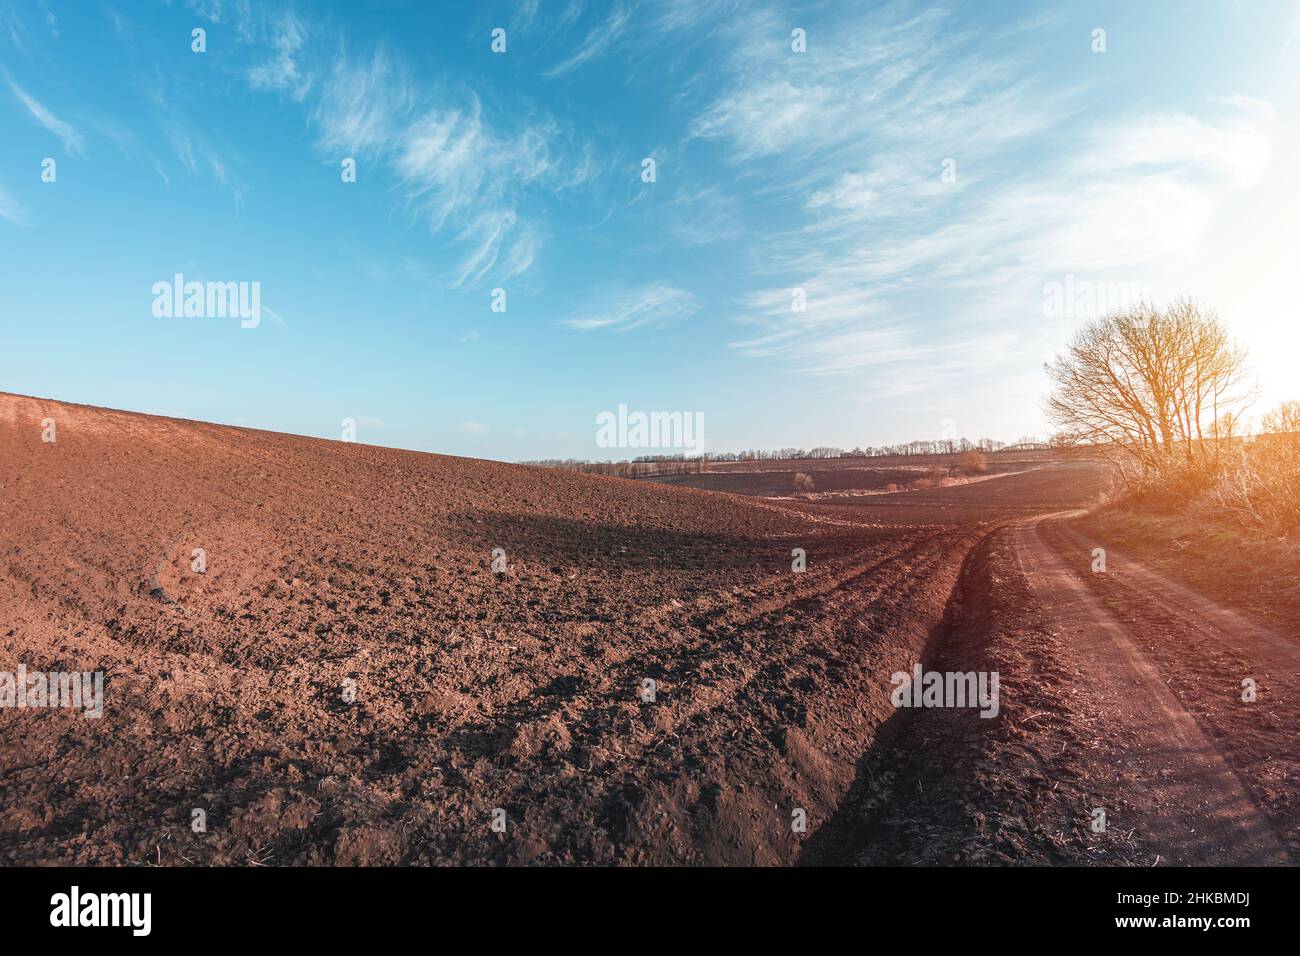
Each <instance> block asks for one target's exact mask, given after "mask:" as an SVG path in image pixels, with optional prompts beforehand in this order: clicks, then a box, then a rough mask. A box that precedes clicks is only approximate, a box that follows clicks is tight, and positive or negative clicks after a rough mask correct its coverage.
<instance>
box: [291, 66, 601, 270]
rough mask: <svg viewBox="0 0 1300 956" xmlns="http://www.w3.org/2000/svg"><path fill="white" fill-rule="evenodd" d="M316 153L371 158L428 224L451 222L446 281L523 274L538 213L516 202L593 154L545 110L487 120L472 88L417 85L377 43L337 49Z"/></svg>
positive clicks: (587, 169) (558, 182)
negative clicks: (361, 50) (357, 53)
mask: <svg viewBox="0 0 1300 956" xmlns="http://www.w3.org/2000/svg"><path fill="white" fill-rule="evenodd" d="M310 113H311V117H312V119H313V121H314V123H315V124H316V126H317V129H318V139H319V143H320V146H321V148H322V150H323V151H325V152H327V153H330V154H331V155H332V156H336V157H337V156H343V155H350V156H354V157H357V158H365V159H368V160H370V161H372V162H373V163H377V164H378V165H379V168H381V169H383V170H384V171H385V172H386V173H387V174H388V175H390V176H392V177H393V178H394V179H395V181H396V185H397V188H398V189H399V191H400V192H401V193H402V195H403V196H404V197H405V199H406V201H407V204H408V206H409V208H411V209H412V210H414V211H415V212H417V213H418V214H420V215H421V216H423V217H424V218H425V220H426V221H427V222H428V224H429V228H430V230H431V231H432V232H434V233H438V232H442V231H443V230H451V231H452V232H453V233H454V235H455V236H456V237H457V239H458V240H459V242H460V243H461V245H462V247H463V249H464V253H463V256H462V258H461V261H460V262H459V264H458V265H457V266H456V267H455V268H454V269H453V271H452V273H451V274H450V276H449V277H448V278H449V282H450V284H451V285H452V286H453V287H462V286H464V287H473V286H476V285H478V284H479V283H481V282H483V281H485V280H486V279H487V278H488V277H489V276H491V277H493V278H494V280H495V281H504V280H506V279H509V278H512V277H514V276H517V275H521V274H523V273H525V272H528V271H529V270H530V269H532V267H533V266H534V264H535V262H536V260H537V257H538V255H539V253H540V251H541V247H542V236H543V232H542V226H541V224H540V221H539V220H537V219H535V218H532V217H529V216H527V215H525V213H524V212H523V210H522V208H521V205H522V203H523V201H524V198H525V197H526V195H528V193H529V192H530V191H532V192H536V193H538V194H547V195H549V194H552V193H554V192H556V191H563V190H566V189H570V188H572V187H574V186H576V185H579V184H580V183H582V182H584V181H585V180H586V179H587V177H589V176H590V174H591V169H592V160H591V155H590V152H589V151H588V150H586V149H575V148H574V147H573V145H572V143H571V137H569V136H566V134H564V133H563V132H562V131H561V130H560V128H559V127H558V126H557V125H556V123H555V122H554V121H552V120H550V119H548V118H544V117H543V118H540V119H531V120H529V119H524V120H522V121H516V123H515V124H514V125H512V126H508V127H507V126H505V125H504V124H501V123H492V122H490V121H489V120H488V119H487V117H486V116H485V115H484V110H483V106H482V103H481V102H480V100H479V98H478V96H477V95H475V94H474V93H473V91H468V92H464V93H461V94H455V93H453V92H452V91H451V90H449V89H447V88H445V87H442V86H439V85H436V84H434V85H430V84H427V83H416V82H415V81H414V80H413V79H412V77H411V75H410V73H409V71H408V69H407V68H406V67H405V66H404V65H403V64H402V63H400V62H397V61H395V60H393V59H392V58H390V56H389V55H388V54H387V53H385V52H384V51H383V50H377V51H376V52H375V53H374V54H373V55H371V56H370V57H369V58H364V59H355V58H352V57H350V56H348V55H347V54H345V53H341V54H340V55H339V56H338V57H337V58H336V59H335V60H334V62H333V63H331V64H330V65H329V67H328V68H327V69H326V70H325V79H324V81H323V84H322V87H321V95H320V96H319V98H318V99H317V100H316V102H314V103H313V104H312V105H311V107H310Z"/></svg>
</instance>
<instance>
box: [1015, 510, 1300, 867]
mask: <svg viewBox="0 0 1300 956" xmlns="http://www.w3.org/2000/svg"><path fill="white" fill-rule="evenodd" d="M1060 520H1061V516H1054V517H1052V518H1048V519H1039V520H1035V521H1032V522H1028V523H1025V524H1022V525H1019V526H1018V527H1017V528H1016V529H1015V532H1014V534H1015V545H1016V551H1017V556H1018V559H1019V562H1020V567H1021V570H1022V571H1023V573H1024V575H1025V577H1026V579H1027V580H1028V582H1029V585H1030V587H1031V588H1032V589H1033V591H1034V593H1035V596H1036V597H1037V599H1038V601H1039V602H1040V603H1041V605H1042V606H1043V607H1044V608H1045V609H1046V610H1047V612H1048V614H1049V616H1050V618H1051V620H1052V621H1053V626H1054V627H1057V628H1059V629H1060V630H1061V631H1062V632H1063V634H1064V635H1065V636H1066V637H1067V642H1066V646H1067V647H1068V649H1069V650H1068V653H1069V654H1070V655H1071V656H1072V657H1073V659H1074V660H1075V661H1076V662H1077V663H1078V671H1079V672H1080V674H1081V675H1082V676H1083V677H1084V679H1086V680H1087V682H1088V683H1089V685H1090V689H1091V691H1092V692H1093V693H1095V694H1096V695H1097V696H1098V697H1099V698H1100V699H1101V700H1102V701H1103V702H1104V705H1105V708H1106V712H1107V721H1106V725H1104V726H1103V727H1102V728H1100V729H1101V730H1102V732H1109V733H1113V734H1114V735H1116V736H1117V737H1120V736H1122V737H1123V739H1124V740H1125V741H1126V744H1125V751H1126V755H1127V759H1126V760H1125V761H1124V765H1123V766H1122V767H1119V768H1116V773H1117V774H1119V775H1120V776H1121V778H1122V780H1123V782H1124V784H1125V789H1126V790H1127V791H1128V795H1129V797H1130V799H1131V800H1132V802H1133V811H1134V813H1133V816H1132V818H1131V819H1129V820H1125V821H1123V823H1125V824H1128V825H1131V826H1133V827H1135V828H1137V829H1138V830H1139V832H1140V833H1142V834H1143V836H1144V837H1145V840H1146V842H1147V843H1148V845H1149V846H1151V847H1152V848H1154V849H1156V850H1157V851H1158V852H1159V853H1160V854H1161V856H1162V857H1163V858H1164V860H1165V861H1167V862H1169V863H1173V864H1182V865H1205V864H1221V865H1222V864H1245V865H1255V864H1281V863H1286V862H1288V861H1289V857H1288V854H1287V852H1286V849H1285V847H1284V845H1283V842H1282V840H1281V839H1280V838H1279V836H1278V834H1277V833H1276V832H1275V830H1274V828H1273V826H1272V824H1271V823H1270V821H1269V819H1268V816H1267V814H1266V813H1265V812H1264V811H1263V810H1262V809H1261V808H1260V806H1259V805H1258V804H1257V803H1256V801H1255V799H1254V798H1253V797H1252V795H1251V793H1250V792H1249V789H1248V788H1247V786H1246V785H1245V784H1244V783H1243V782H1242V780H1241V779H1240V778H1239V776H1238V774H1237V772H1236V771H1235V770H1234V768H1233V767H1232V765H1231V763H1230V761H1229V760H1228V758H1227V757H1226V756H1225V754H1224V752H1223V751H1222V750H1221V749H1220V747H1219V746H1218V745H1217V744H1216V742H1215V741H1214V740H1212V739H1211V738H1210V737H1209V736H1207V734H1206V732H1204V731H1203V730H1202V729H1201V727H1200V725H1199V724H1198V723H1197V720H1196V718H1195V717H1194V716H1193V713H1192V711H1191V710H1190V709H1189V706H1193V707H1194V706H1197V703H1198V702H1197V701H1196V700H1195V699H1193V700H1192V701H1189V702H1184V700H1183V699H1182V698H1181V697H1180V696H1179V694H1178V693H1176V692H1175V691H1174V690H1172V689H1171V688H1170V687H1169V686H1168V683H1167V681H1168V677H1167V676H1166V675H1165V674H1163V673H1162V669H1161V667H1160V664H1159V661H1158V659H1156V658H1155V656H1154V655H1151V656H1149V655H1148V652H1147V650H1146V646H1147V645H1149V643H1150V641H1151V640H1152V635H1151V634H1150V632H1147V631H1144V630H1143V629H1141V628H1140V627H1135V626H1134V623H1133V622H1131V621H1128V620H1125V619H1124V618H1123V617H1121V616H1120V614H1118V613H1116V611H1114V610H1112V609H1111V608H1109V607H1107V605H1106V604H1105V603H1104V602H1103V600H1102V598H1101V597H1100V596H1099V595H1098V594H1097V593H1096V592H1095V591H1094V590H1093V589H1092V588H1090V587H1089V586H1088V584H1087V583H1085V581H1084V580H1083V578H1082V576H1081V574H1080V572H1079V570H1078V568H1077V562H1076V566H1071V564H1070V563H1067V561H1066V560H1065V559H1064V558H1063V557H1062V556H1061V554H1060V553H1059V552H1058V550H1057V549H1058V548H1061V547H1065V548H1068V547H1070V546H1071V545H1072V546H1073V547H1074V549H1075V550H1076V552H1077V554H1078V555H1079V556H1080V557H1081V558H1082V557H1087V558H1088V560H1089V565H1088V572H1087V573H1106V574H1115V575H1122V576H1124V577H1125V578H1126V579H1127V580H1128V582H1129V583H1130V584H1131V586H1132V587H1134V588H1136V589H1137V590H1139V591H1140V592H1141V593H1142V595H1143V596H1144V598H1145V599H1146V600H1147V601H1148V602H1150V603H1151V604H1154V605H1159V606H1161V607H1163V608H1165V609H1167V610H1169V611H1170V612H1172V613H1173V614H1174V615H1175V616H1176V617H1177V619H1178V621H1179V625H1180V626H1179V631H1178V639H1179V640H1180V641H1181V642H1182V643H1183V644H1184V645H1185V647H1186V651H1187V653H1190V654H1195V653H1197V651H1198V649H1199V648H1204V647H1211V646H1215V645H1227V646H1229V647H1232V648H1234V649H1236V650H1238V651H1239V652H1240V653H1242V654H1243V655H1245V656H1246V657H1247V660H1249V661H1251V662H1252V663H1253V664H1254V665H1255V666H1254V667H1252V668H1250V669H1249V673H1243V674H1225V675H1224V678H1225V680H1224V681H1221V682H1218V683H1217V685H1216V684H1211V685H1208V686H1203V687H1201V688H1198V690H1199V691H1200V694H1201V695H1205V694H1216V695H1218V696H1219V697H1220V698H1221V699H1220V700H1218V701H1215V702H1214V703H1215V704H1216V705H1217V706H1236V707H1238V708H1241V709H1245V708H1249V707H1252V706H1258V707H1260V708H1261V709H1262V704H1260V702H1258V701H1256V702H1253V703H1247V702H1244V701H1242V700H1241V699H1240V694H1237V696H1236V698H1235V699H1234V698H1232V692H1233V687H1232V686H1231V685H1232V684H1234V683H1237V684H1239V683H1240V680H1241V679H1244V678H1246V677H1248V676H1249V674H1259V673H1263V672H1268V673H1272V674H1278V673H1279V672H1280V671H1281V672H1285V673H1286V674H1287V675H1288V677H1289V678H1290V683H1291V686H1295V683H1294V681H1295V679H1296V678H1297V677H1300V651H1298V650H1297V647H1296V645H1295V644H1294V643H1293V642H1289V641H1287V640H1285V639H1284V638H1282V637H1281V636H1280V635H1275V634H1272V633H1270V632H1268V631H1266V630H1265V629H1263V628H1262V627H1260V626H1258V625H1255V624H1253V623H1252V622H1249V621H1247V620H1245V619H1244V618H1243V617H1242V616H1241V615H1238V614H1234V613H1233V612H1232V611H1229V610H1227V609H1225V608H1221V607H1219V606H1217V605H1215V604H1213V603H1212V602H1210V601H1208V600H1206V599H1205V598H1202V597H1200V596H1198V595H1195V594H1192V593H1191V592H1189V591H1187V590H1186V589H1185V588H1181V587H1179V586H1177V585H1176V584H1174V583H1173V582H1170V581H1168V580H1166V579H1163V578H1161V577H1160V576H1158V575H1156V574H1155V573H1154V572H1151V571H1149V570H1148V569H1145V568H1143V567H1141V566H1140V565H1138V564H1136V563H1134V562H1132V561H1130V560H1128V559H1127V558H1125V557H1123V556H1121V555H1119V554H1117V553H1115V552H1114V550H1113V549H1111V550H1109V551H1108V552H1107V553H1106V569H1105V571H1101V570H1100V567H1098V569H1097V570H1096V571H1094V570H1093V564H1094V561H1099V559H1100V553H1099V552H1097V551H1094V549H1096V548H1100V545H1098V544H1097V543H1096V542H1093V541H1091V540H1088V539H1086V538H1084V537H1082V536H1081V535H1079V534H1077V533H1075V532H1073V531H1071V530H1070V529H1068V527H1065V528H1058V529H1053V530H1054V531H1057V532H1058V534H1057V535H1056V536H1055V538H1054V540H1053V544H1055V545H1056V547H1053V546H1052V544H1049V543H1048V541H1047V540H1045V536H1044V524H1045V523H1055V522H1059V521H1060ZM1200 703H1202V704H1204V703H1205V702H1204V701H1200ZM1113 823H1114V821H1112V825H1113Z"/></svg>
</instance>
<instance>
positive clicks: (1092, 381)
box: [1046, 300, 1251, 486]
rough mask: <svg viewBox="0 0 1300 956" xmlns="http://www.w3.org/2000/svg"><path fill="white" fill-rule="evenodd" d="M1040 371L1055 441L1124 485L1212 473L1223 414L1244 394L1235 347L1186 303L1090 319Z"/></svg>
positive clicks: (1215, 323) (1208, 314)
mask: <svg viewBox="0 0 1300 956" xmlns="http://www.w3.org/2000/svg"><path fill="white" fill-rule="evenodd" d="M1046 369H1047V374H1048V376H1049V378H1050V379H1051V381H1052V386H1053V388H1052V394H1051V396H1050V397H1049V398H1048V400H1047V414H1048V416H1049V417H1050V418H1051V420H1052V421H1053V422H1054V423H1055V424H1056V425H1057V426H1058V427H1059V428H1060V433H1059V435H1058V440H1062V441H1064V442H1065V443H1068V444H1072V445H1076V446H1077V445H1087V446H1090V447H1091V448H1092V449H1094V450H1097V451H1100V452H1102V453H1103V454H1106V455H1107V456H1108V457H1109V458H1110V459H1111V460H1112V461H1113V462H1114V463H1115V465H1116V466H1117V467H1118V469H1119V471H1120V475H1121V478H1122V480H1123V481H1124V482H1125V484H1127V485H1129V486H1134V485H1141V484H1144V483H1146V482H1148V481H1150V480H1152V479H1153V478H1157V477H1163V478H1168V477H1170V476H1172V475H1173V474H1174V473H1175V472H1177V473H1179V474H1181V475H1183V476H1185V477H1189V478H1194V477H1196V476H1197V475H1209V474H1213V472H1214V471H1215V470H1216V469H1217V468H1218V467H1219V463H1220V461H1221V456H1222V452H1223V449H1224V447H1225V446H1226V445H1228V444H1230V443H1231V442H1232V440H1233V437H1232V433H1231V428H1230V427H1225V426H1230V425H1231V424H1232V421H1233V420H1232V419H1231V418H1228V417H1227V415H1228V414H1229V413H1233V414H1235V413H1237V412H1239V410H1240V408H1241V407H1242V406H1244V405H1245V404H1246V403H1247V402H1248V400H1249V399H1250V397H1251V388H1250V385H1249V382H1248V368H1247V362H1246V356H1245V353H1244V352H1243V351H1242V350H1241V349H1240V348H1239V347H1238V346H1237V345H1236V344H1235V343H1234V342H1233V341H1232V339H1231V337H1230V336H1229V335H1228V332H1227V330H1226V329H1225V328H1224V327H1223V325H1222V323H1221V322H1220V321H1219V319H1218V317H1217V316H1216V315H1215V314H1214V313H1213V312H1212V311H1209V310H1206V309H1202V308H1201V307H1199V306H1197V305H1195V304H1194V303H1192V302H1190V301H1187V300H1181V301H1178V302H1175V303H1174V304H1173V305H1171V306H1170V307H1169V308H1167V309H1164V310H1159V309H1156V308H1154V307H1152V306H1149V305H1140V306H1138V307H1137V308H1135V309H1131V310H1129V311H1126V312H1119V313H1116V314H1113V315H1109V316H1107V317H1105V318H1103V319H1099V320H1097V321H1095V322H1092V323H1090V324H1089V325H1087V326H1085V327H1084V328H1083V329H1082V330H1081V331H1080V332H1079V333H1078V334H1077V335H1076V336H1075V337H1074V340H1073V341H1072V342H1071V343H1070V346H1069V348H1068V349H1066V351H1065V352H1064V353H1062V354H1058V355H1057V356H1056V359H1055V360H1054V361H1053V362H1050V363H1049V364H1048V365H1047V366H1046Z"/></svg>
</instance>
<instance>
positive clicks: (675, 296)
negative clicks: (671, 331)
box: [561, 283, 700, 332]
mask: <svg viewBox="0 0 1300 956" xmlns="http://www.w3.org/2000/svg"><path fill="white" fill-rule="evenodd" d="M699 308H700V304H699V300H698V299H697V298H696V297H695V296H694V295H692V294H691V293H689V292H687V291H685V290H683V289H678V288H675V287H673V286H670V285H666V284H663V283H652V284H650V285H643V286H639V287H637V288H635V289H624V290H618V291H614V292H610V293H608V294H606V295H603V296H600V297H599V301H596V302H593V303H591V304H590V305H588V307H587V308H585V309H584V310H583V311H582V312H580V313H579V314H577V315H575V316H572V317H571V318H568V319H565V320H563V322H562V323H561V324H563V325H566V326H568V327H569V328H571V329H577V330H578V331H579V332H594V331H596V330H598V329H604V330H606V331H610V332H630V331H631V330H632V329H639V328H646V327H651V328H653V327H657V326H663V325H670V324H672V323H674V322H678V321H681V320H682V319H685V318H688V317H689V316H691V315H694V314H695V313H696V312H698V311H699Z"/></svg>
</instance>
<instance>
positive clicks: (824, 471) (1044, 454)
mask: <svg viewBox="0 0 1300 956" xmlns="http://www.w3.org/2000/svg"><path fill="white" fill-rule="evenodd" d="M955 458H956V456H955V455H887V456H885V455H882V456H880V457H878V458H804V459H790V460H785V461H719V462H709V464H708V471H706V472H705V473H703V474H696V475H657V476H650V477H647V478H645V479H643V480H646V481H653V482H655V483H658V484H666V485H678V486H684V487H687V488H701V489H703V490H705V491H725V492H729V493H731V494H736V495H756V496H759V497H764V498H776V497H788V496H791V495H793V494H794V493H795V480H794V479H795V475H796V474H805V475H808V476H810V477H811V478H812V481H813V487H812V491H813V492H814V494H825V493H828V492H829V493H833V494H843V493H850V492H863V491H884V490H885V489H887V488H888V487H889V486H890V485H895V486H898V488H900V489H901V488H905V487H906V486H907V485H908V484H909V483H910V482H914V481H916V480H917V479H918V478H925V477H928V476H930V475H931V474H934V473H936V472H937V473H939V474H943V475H947V474H948V473H949V471H952V473H953V474H954V475H955V474H956V469H955V468H954V465H953V462H954V459H955ZM1059 460H1060V458H1059V456H1058V455H1057V454H1056V453H1054V452H1050V451H1018V452H1011V453H1006V454H992V455H989V456H988V472H987V473H988V474H990V475H1001V474H1010V473H1014V472H1020V471H1027V470H1029V469H1031V468H1038V467H1041V466H1043V465H1046V464H1051V463H1053V462H1054V461H1059Z"/></svg>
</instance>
